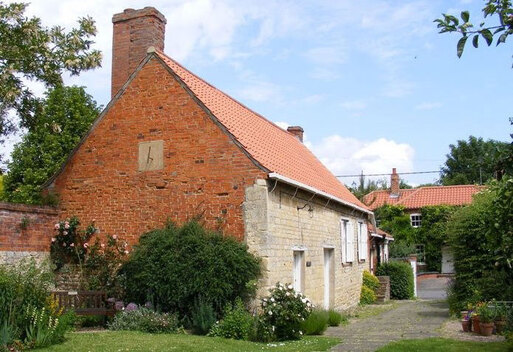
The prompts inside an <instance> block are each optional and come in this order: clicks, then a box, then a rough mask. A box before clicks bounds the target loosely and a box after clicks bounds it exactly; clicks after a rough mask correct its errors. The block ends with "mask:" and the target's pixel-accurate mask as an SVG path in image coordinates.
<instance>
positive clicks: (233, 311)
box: [208, 298, 255, 340]
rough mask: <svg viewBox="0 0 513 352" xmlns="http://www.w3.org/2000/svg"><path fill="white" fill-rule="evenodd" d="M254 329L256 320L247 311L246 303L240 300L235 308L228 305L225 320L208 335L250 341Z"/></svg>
mask: <svg viewBox="0 0 513 352" xmlns="http://www.w3.org/2000/svg"><path fill="white" fill-rule="evenodd" d="M254 328H255V318H253V316H252V315H251V314H250V313H249V312H248V311H247V310H246V308H245V307H244V303H243V302H242V300H241V299H240V298H239V299H237V300H236V302H235V305H234V306H233V307H232V305H231V304H228V306H227V307H226V309H225V311H224V317H223V319H222V320H221V321H219V322H217V323H216V324H215V325H214V326H213V327H212V329H211V330H210V332H209V333H208V335H209V336H218V337H224V338H227V339H235V340H249V339H250V337H251V335H252V329H254Z"/></svg>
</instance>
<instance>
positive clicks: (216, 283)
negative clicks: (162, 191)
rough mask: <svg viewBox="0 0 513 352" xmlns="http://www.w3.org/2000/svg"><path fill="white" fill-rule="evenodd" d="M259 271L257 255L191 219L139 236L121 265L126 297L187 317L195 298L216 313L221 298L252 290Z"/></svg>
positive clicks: (220, 308)
mask: <svg viewBox="0 0 513 352" xmlns="http://www.w3.org/2000/svg"><path fill="white" fill-rule="evenodd" d="M259 274H260V264H259V260H258V258H256V257H255V256H254V255H252V254H251V253H249V252H248V251H247V247H246V245H244V244H242V243H240V242H238V241H236V240H235V239H234V238H232V237H230V236H225V237H223V235H221V234H219V233H213V232H209V231H207V230H205V229H204V228H203V227H202V226H201V225H199V224H198V223H197V222H189V223H186V224H185V225H183V226H182V227H176V226H174V225H173V224H169V225H168V226H167V227H166V228H164V229H159V230H154V231H151V232H148V233H146V234H144V235H142V236H141V238H140V240H139V244H138V245H137V246H136V247H135V249H134V251H133V252H132V254H131V256H130V258H129V260H128V261H127V262H126V263H125V264H124V265H123V267H122V268H121V275H122V276H123V277H124V278H125V290H126V299H127V301H128V302H130V301H131V302H136V303H139V304H145V303H146V302H148V301H150V302H152V303H153V305H154V306H155V307H156V308H157V309H158V310H162V311H165V312H169V311H171V312H177V313H179V315H180V317H185V316H187V317H191V312H192V310H193V309H194V302H195V301H198V300H200V299H201V300H203V301H205V302H208V303H210V304H212V305H213V307H214V308H215V311H216V313H217V314H218V316H219V315H220V314H221V313H222V311H223V309H224V307H225V306H226V304H227V303H229V302H234V301H235V299H236V298H237V297H241V298H242V299H247V298H248V297H249V296H250V295H251V294H252V293H254V289H255V286H254V285H251V284H250V283H251V282H254V281H253V280H256V279H257V277H258V276H259Z"/></svg>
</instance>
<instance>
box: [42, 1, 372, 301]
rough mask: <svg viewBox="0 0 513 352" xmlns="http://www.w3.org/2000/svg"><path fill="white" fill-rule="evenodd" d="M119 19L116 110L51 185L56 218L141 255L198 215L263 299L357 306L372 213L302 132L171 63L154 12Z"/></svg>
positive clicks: (161, 22)
mask: <svg viewBox="0 0 513 352" xmlns="http://www.w3.org/2000/svg"><path fill="white" fill-rule="evenodd" d="M112 21H113V26H114V31H113V53H112V89H111V92H112V100H111V101H110V103H109V104H108V105H107V107H106V108H105V110H104V111H103V112H102V113H101V114H100V116H98V118H97V119H96V121H95V122H94V124H93V126H92V128H91V129H90V131H89V132H88V133H87V135H86V136H85V137H84V138H83V139H82V141H81V142H80V144H79V145H78V146H77V147H76V148H75V150H74V151H73V152H72V154H71V155H70V156H69V158H68V159H67V161H66V162H65V164H64V165H63V166H62V168H61V169H60V170H59V171H58V173H57V174H56V175H54V176H53V177H52V178H51V179H50V180H49V181H48V182H47V184H46V185H45V188H46V191H48V192H52V193H55V194H56V195H58V197H59V199H60V203H59V207H58V216H59V218H61V219H62V218H64V217H69V216H78V217H79V218H80V220H81V221H82V223H84V224H88V223H90V222H94V223H95V225H96V227H97V228H99V230H100V235H102V234H116V235H118V236H119V237H120V238H123V239H125V240H127V241H128V242H129V243H130V244H131V245H134V244H136V243H137V241H138V239H139V236H140V235H141V234H143V233H144V232H146V231H148V230H151V229H154V228H156V227H160V226H162V225H163V224H164V223H165V222H166V221H167V220H168V219H169V220H172V221H175V222H178V223H181V222H184V221H187V220H189V219H192V218H196V217H200V218H201V219H202V221H204V223H205V225H206V226H207V227H210V228H213V229H219V230H222V231H223V232H224V233H225V234H228V235H232V236H235V237H236V238H237V239H239V240H240V241H244V242H245V243H247V245H248V246H249V249H250V250H251V251H252V252H254V253H255V254H257V255H258V256H259V257H261V258H262V264H263V267H264V275H263V278H262V279H261V282H260V291H259V292H260V293H261V294H263V293H266V292H267V289H268V288H269V287H270V286H272V285H274V284H275V283H276V282H278V281H280V282H290V283H293V285H294V287H295V288H296V289H297V290H299V291H302V292H304V293H305V294H306V295H308V296H309V297H311V299H312V300H313V301H314V303H315V304H317V305H320V306H324V307H326V308H335V309H347V308H350V307H353V306H355V305H356V304H357V303H358V302H359V298H360V289H361V282H362V271H363V270H364V269H368V268H369V267H370V265H369V248H368V247H369V245H368V244H369V242H368V241H369V236H368V235H367V234H368V230H367V224H368V223H373V222H374V218H373V213H372V211H371V210H370V209H369V208H368V207H367V206H366V205H365V204H363V203H362V202H360V201H359V200H358V199H357V198H356V197H355V196H354V195H353V194H352V193H351V192H349V191H348V190H347V189H346V187H345V186H344V185H343V184H342V183H340V182H339V181H338V179H337V178H336V177H335V176H334V175H333V174H332V173H331V172H330V171H328V169H327V168H326V167H325V166H324V165H323V164H322V163H321V162H320V161H319V160H318V159H317V158H316V157H315V156H314V155H313V154H312V153H311V152H310V150H309V149H308V148H306V147H305V146H304V145H303V143H302V139H303V129H302V128H301V127H298V126H295V127H289V128H288V129H287V130H284V129H281V128H280V127H278V126H277V125H275V124H273V123H272V122H270V121H268V120H267V119H265V118H264V117H263V116H261V115H259V114H258V113H256V112H254V111H252V110H251V109H249V108H248V107H246V106H244V105H243V104H242V103H240V102H238V101H237V100H235V99H233V98H232V97H230V96H228V95H227V94H225V93H223V92H222V91H220V90H219V89H217V88H216V87H214V86H213V85H211V84H209V83H207V82H205V81H204V80H202V79H201V78H200V77H198V76H196V75H195V74H194V73H192V72H190V71H189V70H187V69H186V68H185V67H183V66H181V65H180V64H179V63H178V62H176V61H175V60H173V59H172V58H170V57H168V56H167V55H166V54H164V35H165V24H166V19H165V17H164V16H163V15H162V14H161V13H160V12H159V11H157V10H156V9H154V8H152V7H146V8H144V9H140V10H133V9H127V10H125V11H124V12H122V13H119V14H116V15H114V17H113V19H112ZM176 35H179V34H178V33H177V34H176ZM52 216H53V214H52Z"/></svg>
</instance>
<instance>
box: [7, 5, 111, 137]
mask: <svg viewBox="0 0 513 352" xmlns="http://www.w3.org/2000/svg"><path fill="white" fill-rule="evenodd" d="M26 8H27V4H23V3H12V4H4V3H3V2H1V1H0V142H2V141H3V138H4V137H5V136H7V135H8V134H10V133H12V132H14V131H15V130H16V128H17V127H24V128H28V129H29V130H30V129H31V128H33V127H34V125H35V124H36V123H37V122H36V116H39V115H38V114H37V111H38V109H41V102H40V99H38V98H37V97H35V96H34V94H33V92H32V91H31V90H30V88H29V87H28V86H27V85H26V82H27V80H28V81H37V82H41V83H43V84H44V85H45V86H46V87H47V88H49V87H55V86H58V85H60V84H62V74H63V73H65V72H67V73H69V74H71V75H77V74H79V73H80V72H81V71H83V70H88V69H92V68H95V67H98V66H100V64H101V53H100V52H99V51H98V50H92V49H91V45H92V44H93V43H94V42H93V41H92V40H91V37H94V36H95V35H96V26H95V22H94V21H93V19H91V18H90V17H85V18H80V19H79V20H78V27H77V28H73V29H71V30H70V31H65V30H64V29H63V28H62V27H59V26H55V27H51V28H49V27H45V26H43V25H42V24H41V20H40V19H39V18H37V17H31V18H28V17H26V16H25V14H24V13H25V10H26ZM10 111H15V112H16V113H17V115H18V116H19V121H20V122H19V126H17V124H16V123H15V121H14V120H13V118H12V114H8V112H10Z"/></svg>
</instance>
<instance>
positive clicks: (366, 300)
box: [360, 286, 376, 305]
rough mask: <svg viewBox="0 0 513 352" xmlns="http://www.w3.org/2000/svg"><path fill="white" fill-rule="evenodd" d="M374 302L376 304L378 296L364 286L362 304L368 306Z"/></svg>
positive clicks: (361, 292)
mask: <svg viewBox="0 0 513 352" xmlns="http://www.w3.org/2000/svg"><path fill="white" fill-rule="evenodd" d="M374 302H376V294H375V293H374V291H373V290H372V289H371V288H369V287H367V286H362V290H361V291H360V304H361V305H366V304H372V303H374Z"/></svg>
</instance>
